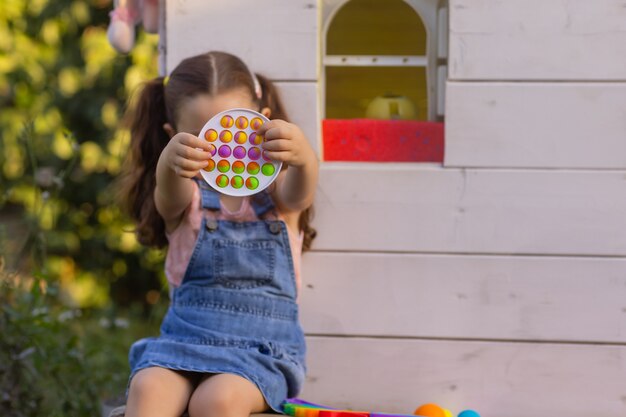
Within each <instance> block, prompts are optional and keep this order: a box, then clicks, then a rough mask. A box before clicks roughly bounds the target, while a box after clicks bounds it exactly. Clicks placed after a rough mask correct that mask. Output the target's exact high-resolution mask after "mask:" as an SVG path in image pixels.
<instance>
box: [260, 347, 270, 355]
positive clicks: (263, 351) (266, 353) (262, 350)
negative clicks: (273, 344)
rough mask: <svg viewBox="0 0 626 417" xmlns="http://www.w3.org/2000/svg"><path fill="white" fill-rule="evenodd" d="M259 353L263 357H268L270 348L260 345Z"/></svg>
mask: <svg viewBox="0 0 626 417" xmlns="http://www.w3.org/2000/svg"><path fill="white" fill-rule="evenodd" d="M259 352H260V353H262V354H264V355H269V354H270V352H271V351H270V348H269V347H267V346H265V345H261V346H259Z"/></svg>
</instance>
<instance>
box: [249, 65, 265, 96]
mask: <svg viewBox="0 0 626 417" xmlns="http://www.w3.org/2000/svg"><path fill="white" fill-rule="evenodd" d="M250 74H252V83H253V84H254V94H256V98H258V99H259V100H261V97H263V90H262V89H261V83H260V82H259V79H258V78H257V76H256V74H255V73H254V72H252V71H250Z"/></svg>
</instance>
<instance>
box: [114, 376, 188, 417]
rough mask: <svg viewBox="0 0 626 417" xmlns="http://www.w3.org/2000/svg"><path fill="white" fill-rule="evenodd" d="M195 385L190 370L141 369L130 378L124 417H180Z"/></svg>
mask: <svg viewBox="0 0 626 417" xmlns="http://www.w3.org/2000/svg"><path fill="white" fill-rule="evenodd" d="M193 388H194V381H193V375H192V374H191V373H184V372H178V371H173V370H171V369H165V368H158V367H152V368H146V369H142V370H141V371H139V372H137V373H136V374H135V376H133V379H131V381H130V389H129V391H128V401H127V403H126V414H125V417H144V416H145V417H180V416H181V415H182V414H183V412H184V411H185V409H186V408H187V404H188V403H189V397H190V396H191V393H192V392H193Z"/></svg>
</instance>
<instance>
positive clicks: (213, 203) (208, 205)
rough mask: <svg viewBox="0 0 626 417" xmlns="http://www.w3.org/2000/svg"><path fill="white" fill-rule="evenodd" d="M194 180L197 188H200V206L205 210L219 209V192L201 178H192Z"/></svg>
mask: <svg viewBox="0 0 626 417" xmlns="http://www.w3.org/2000/svg"><path fill="white" fill-rule="evenodd" d="M194 181H195V182H196V184H198V189H199V190H200V200H201V201H202V208H203V209H207V210H220V209H221V205H220V195H219V193H218V192H217V191H215V190H214V189H212V188H211V187H210V186H209V184H207V183H206V182H205V181H203V180H201V179H197V178H194Z"/></svg>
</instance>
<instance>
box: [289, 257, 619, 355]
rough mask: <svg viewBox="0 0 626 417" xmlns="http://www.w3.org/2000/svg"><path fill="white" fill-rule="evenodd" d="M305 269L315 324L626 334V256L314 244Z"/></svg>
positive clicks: (603, 338) (427, 332)
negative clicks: (393, 250)
mask: <svg viewBox="0 0 626 417" xmlns="http://www.w3.org/2000/svg"><path fill="white" fill-rule="evenodd" d="M303 271H304V285H303V286H302V292H301V295H300V305H301V309H302V323H303V325H304V328H305V329H306V331H307V333H309V334H323V335H350V336H358V335H368V336H397V337H430V338H466V339H500V340H514V339H515V340H528V341H534V340H542V341H594V342H616V343H626V272H625V271H626V258H620V259H603V258H570V257H524V256H515V257H511V256H457V255H424V254H378V253H374V254H372V253H333V252H313V253H306V254H305V256H304V261H303ZM594 300H595V301H594ZM600 300H601V301H600Z"/></svg>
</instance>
